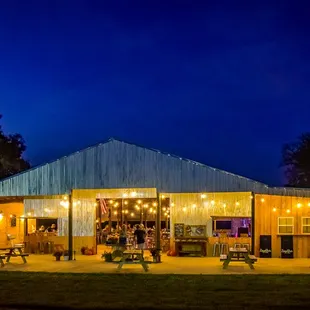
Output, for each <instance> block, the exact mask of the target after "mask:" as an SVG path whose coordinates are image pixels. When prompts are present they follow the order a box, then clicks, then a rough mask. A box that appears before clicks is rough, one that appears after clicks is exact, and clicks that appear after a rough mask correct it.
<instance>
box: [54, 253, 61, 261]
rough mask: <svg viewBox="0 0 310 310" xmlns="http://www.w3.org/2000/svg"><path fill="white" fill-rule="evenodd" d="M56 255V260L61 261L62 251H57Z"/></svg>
mask: <svg viewBox="0 0 310 310" xmlns="http://www.w3.org/2000/svg"><path fill="white" fill-rule="evenodd" d="M53 255H54V256H55V257H56V261H60V257H61V256H62V255H63V252H62V251H56V252H54V254H53Z"/></svg>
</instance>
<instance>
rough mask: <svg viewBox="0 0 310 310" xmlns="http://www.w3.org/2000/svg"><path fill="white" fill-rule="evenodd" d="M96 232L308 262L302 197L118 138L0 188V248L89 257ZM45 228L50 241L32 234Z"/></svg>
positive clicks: (185, 249) (309, 236)
mask: <svg viewBox="0 0 310 310" xmlns="http://www.w3.org/2000/svg"><path fill="white" fill-rule="evenodd" d="M104 223H108V226H109V229H110V231H111V229H112V227H114V226H115V225H120V224H124V223H126V224H130V223H132V224H135V223H144V224H145V225H150V226H154V225H155V226H156V238H155V239H156V240H157V242H156V247H159V246H160V243H159V240H160V238H161V237H160V236H162V234H160V229H164V230H167V231H169V232H170V241H169V246H170V247H171V248H174V249H176V250H177V251H179V254H180V255H181V254H182V255H186V254H192V253H194V252H197V253H198V252H201V253H203V255H206V256H211V255H218V254H219V252H220V251H222V250H223V251H224V250H225V249H226V248H225V246H227V247H229V246H235V245H238V244H241V245H242V244H244V245H247V246H248V247H249V249H250V250H251V251H252V252H253V253H255V254H256V255H257V256H259V255H261V256H264V255H265V254H266V253H268V255H267V254H266V256H267V257H283V258H284V257H285V255H284V254H283V253H284V252H285V251H286V252H285V253H287V250H288V249H287V248H288V247H290V250H291V251H293V254H292V255H293V257H308V256H309V255H310V252H309V245H310V243H309V242H310V241H309V240H310V190H305V189H295V188H274V187H269V186H268V185H266V184H263V183H260V182H257V181H255V180H251V179H248V178H246V177H242V176H239V175H236V174H232V173H229V172H226V171H223V170H219V169H216V168H213V167H209V166H207V165H204V164H201V163H198V162H195V161H192V160H188V159H185V158H181V157H178V156H175V155H172V154H167V153H163V152H160V151H158V150H154V149H148V148H144V147H141V146H138V145H135V144H131V143H127V142H123V141H119V140H116V139H110V140H109V141H107V142H105V143H100V144H97V145H95V146H92V147H89V148H87V149H84V150H81V151H79V152H76V153H73V154H71V155H68V156H65V157H63V158H60V159H58V160H55V161H53V162H51V163H46V164H44V165H41V166H38V167H34V168H32V169H30V170H27V171H25V172H23V173H20V174H18V175H15V176H12V177H10V178H7V179H4V180H2V181H0V244H3V243H7V242H8V235H14V236H15V237H16V242H23V243H25V245H26V246H28V247H30V248H29V250H30V251H41V250H42V251H45V248H46V247H48V246H49V245H50V244H54V245H55V244H60V245H63V246H64V248H66V249H67V250H68V251H69V252H70V257H72V252H73V251H77V252H79V251H80V249H81V248H82V247H88V248H92V249H93V251H94V252H96V250H97V245H98V230H101V229H102V227H103V226H102V225H103V224H104ZM52 225H55V226H56V227H57V234H55V233H52V232H46V231H45V230H44V234H41V235H40V228H41V227H44V228H46V227H51V226H52ZM41 233H42V230H41ZM223 234H224V236H223ZM38 238H39V239H40V240H39V242H38ZM189 242H191V243H190V244H189ZM33 244H42V246H41V245H40V247H42V249H41V248H40V249H37V248H36V249H31V245H33ZM218 244H224V245H225V246H223V247H222V246H221V247H218V248H217V245H218ZM220 248H221V249H220ZM222 248H223V249H222Z"/></svg>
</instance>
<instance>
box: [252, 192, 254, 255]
mask: <svg viewBox="0 0 310 310" xmlns="http://www.w3.org/2000/svg"><path fill="white" fill-rule="evenodd" d="M251 195H252V201H251V209H252V210H251V211H252V212H251V213H252V214H251V254H252V255H254V253H255V194H254V192H252V193H251Z"/></svg>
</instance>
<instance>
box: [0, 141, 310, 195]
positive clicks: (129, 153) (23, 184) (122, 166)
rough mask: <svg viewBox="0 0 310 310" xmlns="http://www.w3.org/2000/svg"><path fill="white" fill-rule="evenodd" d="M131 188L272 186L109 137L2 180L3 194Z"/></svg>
mask: <svg viewBox="0 0 310 310" xmlns="http://www.w3.org/2000/svg"><path fill="white" fill-rule="evenodd" d="M132 187H133V188H145V187H148V188H157V189H158V191H159V192H169V193H180V192H183V193H185V192H233V191H238V192H240V191H245V192H248V191H254V192H257V193H269V191H271V189H269V188H268V186H267V185H265V184H262V183H259V182H256V181H253V180H250V179H247V178H244V177H240V176H237V175H234V174H231V173H228V172H225V171H221V170H218V169H214V168H211V167H208V166H205V165H202V164H199V163H196V162H193V161H189V160H184V159H181V158H178V157H175V156H170V155H169V154H164V153H161V152H159V151H155V150H150V149H146V148H142V147H139V146H136V145H133V144H128V143H125V142H121V141H117V140H110V141H109V142H107V143H104V144H99V145H97V146H95V147H91V148H88V149H85V150H83V151H81V152H77V153H74V154H72V155H70V156H68V157H63V158H61V159H59V160H57V161H55V162H52V163H50V164H45V165H43V166H40V167H37V168H34V169H32V170H29V171H28V172H24V173H22V174H19V175H17V176H15V177H11V178H8V179H6V180H3V181H2V182H0V196H36V195H57V194H64V193H66V192H68V191H70V189H91V188H94V189H96V188H107V189H109V188H132ZM281 190H282V189H277V191H278V192H280V191H281ZM303 194H304V193H303ZM309 194H310V191H309Z"/></svg>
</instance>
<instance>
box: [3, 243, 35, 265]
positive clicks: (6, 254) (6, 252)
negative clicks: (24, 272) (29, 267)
mask: <svg viewBox="0 0 310 310" xmlns="http://www.w3.org/2000/svg"><path fill="white" fill-rule="evenodd" d="M23 248H24V246H23V245H14V246H7V247H2V248H0V265H1V267H4V261H5V259H6V262H7V263H9V262H10V259H11V257H21V259H22V260H23V262H24V264H26V263H27V260H26V257H27V256H29V254H27V253H24V252H23ZM1 252H3V253H1Z"/></svg>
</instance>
